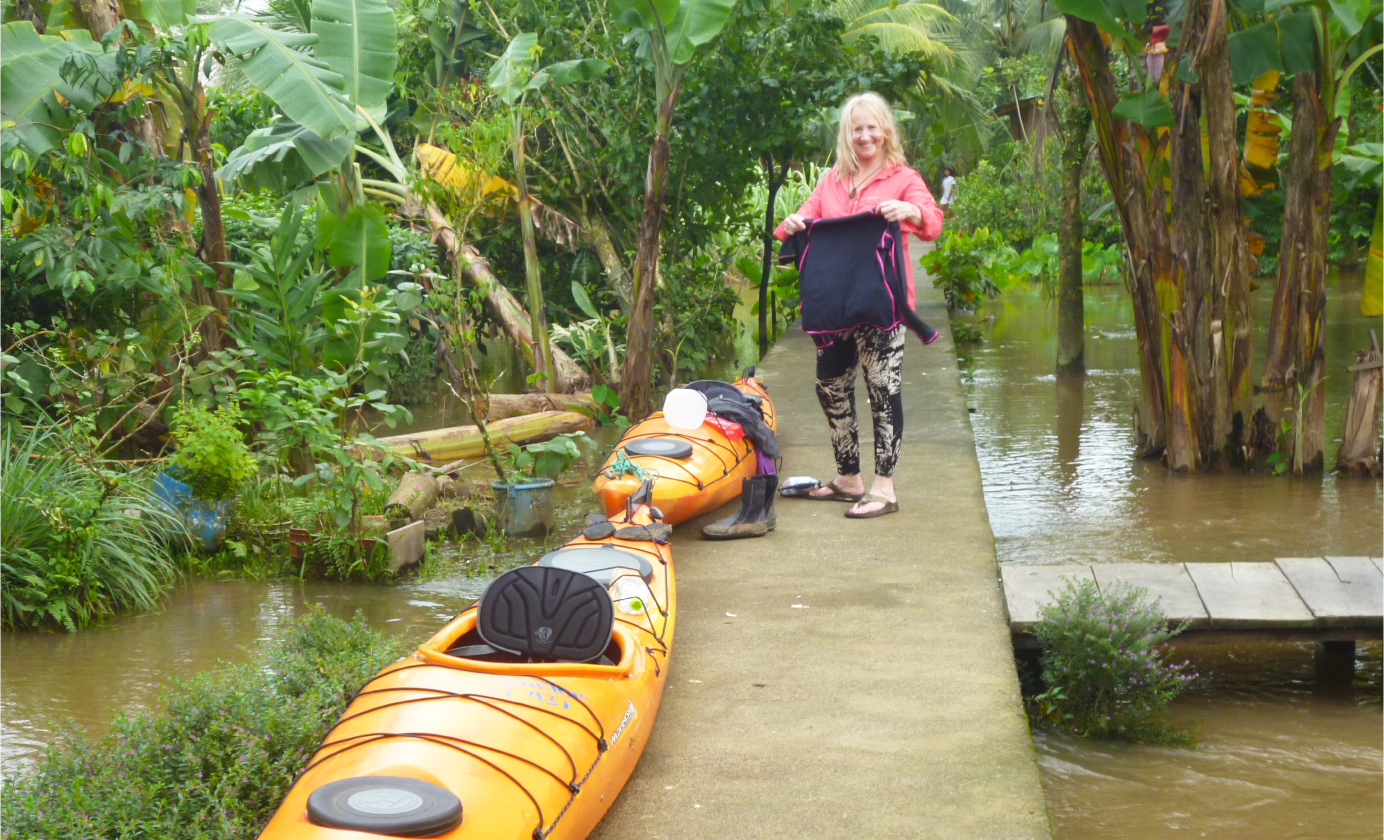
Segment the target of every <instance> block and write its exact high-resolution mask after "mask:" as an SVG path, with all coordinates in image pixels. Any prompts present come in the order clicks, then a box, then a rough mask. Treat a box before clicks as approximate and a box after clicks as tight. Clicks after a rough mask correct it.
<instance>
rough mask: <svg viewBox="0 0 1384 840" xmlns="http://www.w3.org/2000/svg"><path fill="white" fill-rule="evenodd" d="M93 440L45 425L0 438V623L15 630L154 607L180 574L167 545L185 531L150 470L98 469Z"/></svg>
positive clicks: (70, 626)
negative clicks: (155, 494) (87, 452)
mask: <svg viewBox="0 0 1384 840" xmlns="http://www.w3.org/2000/svg"><path fill="white" fill-rule="evenodd" d="M84 442H85V439H84V438H82V437H81V435H80V434H79V433H76V432H72V431H70V430H67V429H63V428H56V427H41V428H34V429H30V430H27V431H22V430H21V432H20V433H18V434H16V433H13V432H12V431H11V430H10V429H6V430H5V431H4V433H3V436H0V449H3V452H0V522H3V527H0V605H2V609H0V617H2V618H3V622H0V623H3V626H4V628H5V629H7V630H13V629H31V628H42V627H52V626H61V627H64V628H66V629H67V630H76V629H77V628H78V627H81V626H83V625H86V624H89V623H91V622H92V621H95V620H96V619H98V618H100V617H102V616H106V615H110V614H113V613H114V612H116V611H117V610H121V609H129V608H135V609H151V608H152V607H154V606H155V604H156V603H157V602H158V598H159V596H160V595H161V594H162V593H163V591H164V589H165V587H166V586H167V585H168V584H169V583H170V582H171V581H172V579H173V577H174V575H175V567H174V565H173V558H172V555H171V553H170V550H169V548H168V541H167V540H166V539H164V538H165V537H167V536H169V535H172V534H177V533H181V532H182V523H181V521H179V520H178V519H177V518H176V517H174V516H171V515H170V514H168V513H165V512H164V511H163V510H161V509H160V508H159V506H158V505H157V504H155V503H154V501H153V500H152V498H151V496H150V491H149V481H148V471H145V472H143V473H130V472H117V471H107V470H104V469H98V468H97V467H95V466H91V465H90V462H88V461H87V460H85V459H84V458H83V457H82V454H83V453H82V452H81V451H79V450H80V449H81V448H82V444H83V443H84Z"/></svg>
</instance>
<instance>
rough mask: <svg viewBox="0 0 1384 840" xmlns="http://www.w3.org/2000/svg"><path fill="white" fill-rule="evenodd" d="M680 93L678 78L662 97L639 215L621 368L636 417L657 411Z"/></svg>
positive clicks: (625, 400) (625, 401)
mask: <svg viewBox="0 0 1384 840" xmlns="http://www.w3.org/2000/svg"><path fill="white" fill-rule="evenodd" d="M660 93H661V94H662V93H663V91H660ZM677 98H678V84H677V82H674V83H673V84H672V85H671V86H670V87H669V89H668V91H667V93H666V94H665V95H663V96H661V98H660V99H659V103H658V118H657V122H656V123H655V124H654V142H653V146H652V147H651V148H650V149H649V169H648V172H647V173H646V174H645V176H644V214H643V216H642V217H641V218H640V220H639V249H638V252H637V254H636V256H635V266H634V309H633V310H632V311H631V312H630V325H629V332H628V334H627V336H626V339H625V363H624V365H622V366H621V368H620V408H621V410H623V411H624V412H625V414H626V415H627V416H628V417H630V418H631V419H637V418H640V417H643V416H644V415H646V414H648V413H649V412H650V411H651V410H653V403H654V395H653V387H654V385H653V349H654V348H653V344H654V333H653V326H654V285H655V283H656V280H657V277H658V244H659V231H660V229H661V228H662V226H663V196H664V193H665V192H667V189H668V155H669V146H668V130H669V128H670V126H671V125H672V123H673V107H674V105H676V103H677Z"/></svg>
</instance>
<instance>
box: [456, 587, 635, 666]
mask: <svg viewBox="0 0 1384 840" xmlns="http://www.w3.org/2000/svg"><path fill="white" fill-rule="evenodd" d="M614 625H615V607H614V605H613V604H612V603H611V600H610V593H608V592H607V591H606V588H605V587H604V586H602V585H601V584H599V583H597V582H596V581H594V580H592V579H591V578H590V577H588V576H586V575H585V574H582V573H580V572H573V571H569V570H567V569H562V568H556V567H552V566H523V567H521V568H518V569H511V570H510V571H508V572H505V573H504V574H502V575H500V576H499V577H497V578H495V580H494V581H493V582H492V583H491V584H490V586H489V587H488V588H487V589H486V590H485V594H484V595H482V596H481V605H480V609H479V611H478V614H477V616H476V631H477V632H478V633H479V634H480V637H481V638H482V639H484V640H485V643H486V644H488V645H490V646H491V647H493V648H498V649H499V650H503V651H508V652H509V653H513V654H515V655H517V656H529V657H533V658H535V659H545V660H556V661H558V662H590V661H591V660H593V659H596V658H597V657H599V656H600V655H601V654H602V653H603V652H604V651H605V649H606V647H607V646H608V645H609V644H610V636H611V630H612V628H613V627H614Z"/></svg>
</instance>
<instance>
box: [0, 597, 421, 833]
mask: <svg viewBox="0 0 1384 840" xmlns="http://www.w3.org/2000/svg"><path fill="white" fill-rule="evenodd" d="M401 652H402V651H401V646H400V645H399V644H398V642H397V641H395V640H391V639H387V638H385V637H384V636H382V635H380V634H379V633H377V632H375V631H373V630H370V629H369V628H367V627H366V626H365V624H364V623H363V622H362V621H360V620H357V621H354V622H351V621H343V620H341V619H337V618H333V617H331V616H329V615H328V614H327V613H325V612H324V611H322V610H321V608H320V607H319V608H315V609H314V610H313V611H312V612H311V613H309V614H308V615H307V616H305V617H304V618H301V619H299V620H296V621H293V622H291V623H289V624H288V625H287V626H286V627H285V628H284V631H283V636H282V638H281V639H279V640H277V641H276V642H274V643H273V644H272V645H271V646H269V647H267V648H266V649H264V650H263V651H262V652H261V653H260V654H259V655H258V656H257V657H256V661H254V662H251V663H248V664H245V665H238V666H232V667H225V666H222V667H220V668H217V669H216V670H210V671H207V672H205V673H203V674H200V675H198V676H196V677H193V678H192V679H189V680H185V681H177V682H175V683H174V685H173V686H172V687H171V688H170V690H169V691H168V693H166V694H165V695H164V696H163V697H162V698H160V700H159V702H158V703H157V704H156V705H155V707H154V708H153V709H151V710H147V711H132V712H118V713H117V714H116V717H115V720H114V722H113V723H112V725H111V728H110V731H109V732H107V733H106V734H105V735H103V736H101V737H100V738H98V739H96V740H95V741H90V740H88V739H87V737H86V736H85V735H84V734H83V733H82V732H80V731H76V730H75V727H69V728H68V729H66V730H64V731H62V732H61V733H60V735H59V736H58V737H57V739H56V740H55V741H54V743H53V745H52V746H51V747H49V748H48V750H47V751H46V752H45V753H44V756H43V758H42V759H40V760H39V762H38V764H37V766H36V767H34V768H32V769H31V770H27V771H26V772H23V773H21V774H18V775H14V776H11V777H9V778H7V779H6V780H5V796H4V798H3V801H0V821H3V822H4V825H5V833H6V835H8V836H12V837H55V838H78V837H161V838H170V840H173V839H174V838H189V840H191V838H198V840H208V838H218V839H220V838H224V840H240V838H243V839H244V840H251V838H254V837H255V836H256V835H257V834H258V833H259V831H260V830H261V829H262V828H263V827H264V824H265V823H266V822H267V821H268V820H269V817H270V816H272V815H273V812H274V809H275V808H277V807H278V805H279V803H280V802H281V801H282V800H283V797H284V795H285V794H286V793H287V792H288V788H289V786H290V785H291V784H292V783H293V780H294V779H295V778H296V777H297V775H298V773H299V772H300V771H301V770H302V769H303V766H304V765H305V764H306V763H307V760H308V758H309V757H310V756H311V755H312V753H313V751H314V750H315V749H316V748H317V745H318V744H319V743H320V742H321V740H322V738H323V737H324V736H325V734H326V732H327V730H328V729H329V728H330V727H331V725H332V724H333V723H334V722H335V721H336V719H337V718H338V717H340V716H341V713H342V712H343V711H344V710H345V708H346V704H347V703H348V702H349V701H350V699H351V697H352V696H353V695H354V694H355V692H356V691H358V690H359V689H360V687H361V686H362V685H364V684H365V683H366V682H367V681H368V680H369V679H370V678H371V677H373V676H374V675H375V674H376V673H377V672H378V671H379V670H380V669H381V668H383V667H384V666H385V665H387V664H389V663H390V662H391V661H393V660H395V659H396V658H397V657H398V656H399V655H400V654H401Z"/></svg>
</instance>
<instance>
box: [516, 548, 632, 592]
mask: <svg viewBox="0 0 1384 840" xmlns="http://www.w3.org/2000/svg"><path fill="white" fill-rule="evenodd" d="M538 565H539V566H543V567H548V568H554V569H566V570H567V571H569V572H576V573H577V574H581V575H586V576H587V577H589V578H591V579H592V580H594V581H595V582H596V583H599V584H600V585H601V586H610V582H611V580H613V579H614V578H615V573H616V572H618V571H621V570H623V569H630V570H632V571H635V572H638V573H639V576H640V577H642V578H644V581H645V582H646V583H647V582H649V581H651V580H653V579H654V564H653V563H650V562H649V561H648V559H647V558H645V557H644V556H642V555H640V554H636V553H635V552H633V551H625V550H624V549H622V548H615V547H614V546H610V545H605V546H601V547H600V548H595V547H587V546H579V547H577V548H563V549H559V550H557V551H550V552H548V553H547V554H545V555H543V556H542V557H541V558H539V560H538Z"/></svg>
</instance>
